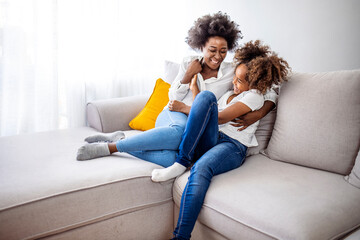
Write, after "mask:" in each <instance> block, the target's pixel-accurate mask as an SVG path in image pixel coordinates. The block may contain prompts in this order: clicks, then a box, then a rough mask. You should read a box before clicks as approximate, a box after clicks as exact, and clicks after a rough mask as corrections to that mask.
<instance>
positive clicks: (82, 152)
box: [76, 143, 110, 160]
mask: <svg viewBox="0 0 360 240" xmlns="http://www.w3.org/2000/svg"><path fill="white" fill-rule="evenodd" d="M108 155H110V150H109V147H108V144H107V143H92V144H86V145H84V146H82V147H80V148H79V150H78V152H77V157H76V159H77V160H89V159H93V158H98V157H104V156H108Z"/></svg>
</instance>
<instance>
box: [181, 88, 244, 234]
mask: <svg viewBox="0 0 360 240" xmlns="http://www.w3.org/2000/svg"><path fill="white" fill-rule="evenodd" d="M246 150H247V147H246V146H244V145H243V144H241V143H240V142H239V141H237V140H235V139H233V138H230V137H229V136H227V135H225V134H223V133H221V132H219V128H218V108H217V101H216V97H215V95H214V94H213V93H211V92H209V91H203V92H201V93H199V94H198V95H197V97H196V98H195V101H194V103H193V105H192V107H191V111H190V114H189V117H188V121H187V124H186V128H185V131H184V134H183V136H182V141H181V144H180V147H179V155H178V157H177V159H176V161H177V162H178V163H180V164H182V165H184V166H190V165H191V164H192V163H193V162H194V161H196V162H195V163H194V165H193V167H192V168H191V171H190V176H189V179H188V182H187V184H186V186H185V189H184V192H183V194H182V198H181V204H180V212H179V218H178V222H177V227H176V228H175V231H174V236H175V237H176V238H177V239H190V237H191V232H192V230H193V228H194V225H195V222H196V219H197V217H198V215H199V213H200V210H201V207H202V205H203V202H204V199H205V195H206V192H207V190H208V188H209V185H210V182H211V179H212V177H213V176H215V175H218V174H221V173H225V172H228V171H230V170H233V169H235V168H238V167H239V166H241V164H242V163H243V161H244V159H245V156H246Z"/></svg>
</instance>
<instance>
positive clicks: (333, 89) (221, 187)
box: [0, 70, 360, 240]
mask: <svg viewBox="0 0 360 240" xmlns="http://www.w3.org/2000/svg"><path fill="white" fill-rule="evenodd" d="M359 93H360V70H354V71H339V72H329V73H316V74H315V73H314V74H306V73H295V74H294V75H293V76H292V77H291V79H290V81H289V82H288V83H286V84H285V85H284V86H283V87H282V89H281V94H280V97H279V102H278V105H277V106H278V107H277V112H276V111H273V112H271V113H270V114H268V115H267V116H266V117H265V118H264V119H263V120H262V121H261V124H260V127H259V129H258V131H257V133H256V134H257V138H258V139H259V142H260V146H259V147H257V148H253V149H249V157H248V158H247V159H246V161H245V163H244V164H243V166H241V167H240V168H238V169H235V170H233V171H230V172H228V173H225V174H221V175H219V176H216V177H214V179H213V181H212V183H211V186H210V188H209V191H208V193H207V196H206V198H205V202H204V206H203V209H202V210H201V213H200V216H199V218H198V221H197V223H196V227H195V229H194V232H193V237H192V239H196V240H197V239H200V240H202V239H204V240H205V239H291V240H294V239H304V240H319V239H348V240H350V239H360V230H359V229H360V179H359V176H360V156H359V155H358V152H359V147H360V94H359ZM147 98H148V97H147V96H133V97H126V98H119V99H109V100H102V101H95V102H92V103H89V104H88V107H87V111H88V112H87V114H88V119H89V124H90V126H91V127H83V128H76V129H67V130H59V131H52V132H43V133H36V134H25V135H19V136H12V137H1V138H0V239H4V240H11V239H39V238H44V239H86V240H91V239H150V240H151V239H160V240H161V239H169V238H171V237H172V234H171V233H172V231H173V228H174V225H175V224H176V220H177V214H178V209H179V204H180V198H181V194H182V190H183V188H184V186H185V184H186V181H187V177H188V175H189V173H188V172H186V173H185V174H183V175H182V176H180V177H178V178H177V179H176V180H171V181H167V182H164V183H154V182H152V181H151V180H150V175H151V171H152V170H153V169H154V168H158V167H159V166H157V165H155V164H152V163H148V162H145V161H142V160H140V159H136V158H135V157H132V156H130V155H128V154H126V153H118V154H114V155H113V156H110V157H106V158H99V159H94V160H91V161H83V162H80V161H76V159H75V157H76V151H77V149H78V148H79V147H80V146H81V145H83V144H84V142H83V139H84V138H85V137H86V136H89V135H91V134H94V133H95V132H96V131H102V132H112V131H115V130H119V129H122V130H124V131H126V135H127V136H130V135H132V134H137V133H138V131H135V130H130V128H129V126H128V123H129V121H130V120H131V119H132V118H133V117H135V116H136V114H137V113H138V112H139V111H140V110H141V109H142V108H143V107H144V105H145V103H146V101H147ZM129 106H131V107H129ZM114 109H116V110H114ZM275 117H276V121H275ZM274 122H275V125H274ZM272 129H274V130H272ZM269 139H270V141H269ZM268 142H269V143H268ZM264 149H265V150H264ZM263 150H264V151H263ZM259 151H261V153H259ZM355 163H356V164H355Z"/></svg>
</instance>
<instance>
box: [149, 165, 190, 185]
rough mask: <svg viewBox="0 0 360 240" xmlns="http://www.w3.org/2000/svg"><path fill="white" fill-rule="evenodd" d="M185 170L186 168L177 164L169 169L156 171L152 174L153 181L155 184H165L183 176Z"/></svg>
mask: <svg viewBox="0 0 360 240" xmlns="http://www.w3.org/2000/svg"><path fill="white" fill-rule="evenodd" d="M185 170H186V167H185V166H183V165H181V164H180V163H177V162H176V163H174V164H173V165H171V166H170V167H167V168H163V169H154V170H153V171H152V173H151V180H152V181H153V182H164V181H167V180H169V179H172V178H175V177H177V176H179V175H181V174H182V173H183V172H185Z"/></svg>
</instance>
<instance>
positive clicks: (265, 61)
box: [234, 40, 291, 94]
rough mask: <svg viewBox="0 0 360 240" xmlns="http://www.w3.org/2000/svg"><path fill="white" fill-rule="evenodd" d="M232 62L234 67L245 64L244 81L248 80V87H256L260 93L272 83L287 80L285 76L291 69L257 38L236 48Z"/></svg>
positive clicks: (264, 91)
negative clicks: (246, 69)
mask: <svg viewBox="0 0 360 240" xmlns="http://www.w3.org/2000/svg"><path fill="white" fill-rule="evenodd" d="M234 62H235V64H236V67H238V66H239V65H240V64H245V66H246V67H247V68H248V71H247V74H246V81H248V82H249V88H250V89H257V90H258V91H260V92H261V93H262V94H264V93H266V91H267V90H268V89H269V88H271V86H272V85H273V84H276V85H279V84H281V83H282V82H284V81H287V79H286V76H287V74H288V73H289V71H290V70H291V69H290V67H289V64H288V63H287V62H286V61H285V60H284V59H282V58H280V57H278V55H277V54H276V53H275V52H271V51H270V47H269V46H267V45H262V44H261V42H260V41H259V40H256V41H255V42H254V43H253V42H252V41H250V42H247V43H245V44H244V46H243V47H241V48H239V49H237V50H236V52H235V56H234Z"/></svg>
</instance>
